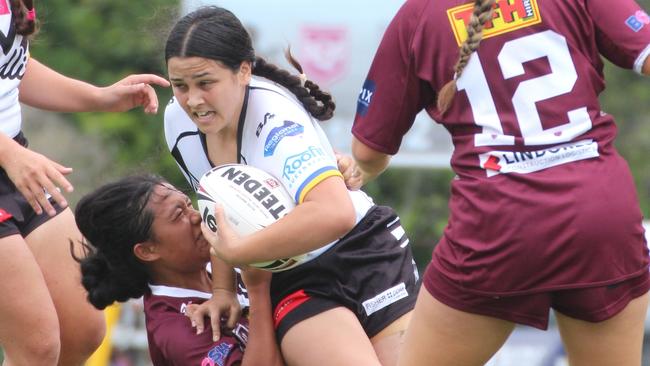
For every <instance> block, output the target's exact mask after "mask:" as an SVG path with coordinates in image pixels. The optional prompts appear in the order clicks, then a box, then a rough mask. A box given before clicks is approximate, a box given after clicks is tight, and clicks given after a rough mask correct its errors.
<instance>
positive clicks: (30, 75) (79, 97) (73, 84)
mask: <svg viewBox="0 0 650 366" xmlns="http://www.w3.org/2000/svg"><path fill="white" fill-rule="evenodd" d="M19 91H20V94H19V97H20V101H21V102H22V103H25V104H27V105H30V106H32V107H36V108H39V109H44V110H49V111H56V112H84V111H99V110H100V109H101V106H100V104H101V103H100V101H99V99H100V97H99V95H100V88H98V87H96V86H94V85H91V84H88V83H86V82H83V81H80V80H76V79H72V78H69V77H67V76H65V75H62V74H60V73H58V72H56V71H54V70H52V69H50V68H49V67H47V66H45V65H44V64H42V63H40V62H39V61H37V60H35V59H33V58H30V59H29V61H28V63H27V71H26V72H25V75H24V76H23V79H22V81H21V83H20V86H19Z"/></svg>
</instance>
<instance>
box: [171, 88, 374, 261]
mask: <svg viewBox="0 0 650 366" xmlns="http://www.w3.org/2000/svg"><path fill="white" fill-rule="evenodd" d="M165 137H166V140H167V145H168V147H169V149H170V151H171V153H172V156H173V157H174V159H175V160H176V163H177V164H178V166H179V167H180V168H181V171H182V172H183V174H184V175H185V177H186V178H187V180H188V182H189V183H190V185H191V186H192V188H193V189H194V190H196V189H197V187H198V181H199V179H200V178H201V176H202V175H203V174H204V173H206V172H207V171H208V170H210V169H211V168H212V165H211V163H210V161H209V159H208V155H207V147H206V144H205V135H203V134H202V133H200V132H199V131H198V129H197V127H196V125H195V124H194V123H193V122H192V120H191V119H190V118H189V116H188V115H187V114H186V113H185V111H184V110H183V109H182V108H181V106H180V105H178V103H177V102H176V101H175V100H174V99H172V100H171V101H170V103H169V104H168V106H167V108H166V110H165ZM237 146H238V152H237V156H238V160H239V161H238V162H239V163H242V164H247V165H251V166H255V167H257V168H260V169H262V170H265V171H266V172H268V173H270V174H272V175H273V176H275V177H276V178H277V179H278V180H279V181H280V182H281V183H282V184H283V185H284V187H285V189H286V190H287V191H288V192H289V193H290V194H291V195H292V196H293V197H294V200H295V202H296V203H297V204H300V203H301V202H302V201H303V200H304V198H305V196H306V194H307V193H308V192H309V191H310V190H311V189H312V188H313V187H314V186H315V185H317V184H318V183H320V182H321V181H323V180H324V179H326V178H328V177H331V176H334V175H339V176H340V175H341V173H340V172H339V171H338V168H337V165H336V157H335V155H334V151H333V149H332V147H331V146H330V144H329V141H328V140H327V137H326V136H325V134H324V132H323V130H322V129H321V128H320V126H319V125H318V122H317V121H316V120H315V119H314V118H313V117H312V116H311V115H310V114H309V113H308V112H307V111H306V110H305V109H304V107H303V106H302V104H301V103H300V102H299V101H298V100H297V99H296V98H295V96H294V95H293V94H292V93H291V92H289V91H287V90H286V89H285V88H283V87H281V86H279V85H277V84H275V83H272V82H270V81H268V80H266V79H261V78H256V77H254V78H252V80H251V83H250V85H249V86H248V88H247V91H246V97H245V99H244V104H243V107H242V111H241V114H240V119H239V127H238V142H237ZM349 193H350V197H351V199H352V202H353V204H354V207H355V210H356V216H357V222H359V221H360V220H361V219H362V218H363V217H364V216H365V215H366V213H367V212H368V210H369V209H370V208H371V207H372V206H373V202H372V199H371V198H370V197H368V196H367V195H366V194H365V193H363V192H362V191H350V192H349ZM331 244H333V243H331ZM331 244H330V245H331ZM327 248H329V245H328V246H326V247H324V248H322V249H321V251H320V252H322V250H325V249H327ZM314 254H316V255H318V254H320V253H314Z"/></svg>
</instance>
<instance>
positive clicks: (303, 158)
mask: <svg viewBox="0 0 650 366" xmlns="http://www.w3.org/2000/svg"><path fill="white" fill-rule="evenodd" d="M325 160H326V155H325V152H324V151H323V149H322V148H320V147H316V146H309V147H308V148H307V150H305V151H303V152H301V153H298V154H296V155H292V156H290V157H288V158H287V160H285V161H284V168H283V169H282V177H283V178H285V179H287V180H288V181H289V184H290V186H293V184H294V183H296V179H298V177H299V176H301V175H302V174H303V173H305V172H307V171H308V169H309V168H312V167H314V166H315V165H316V164H317V163H319V162H323V161H325Z"/></svg>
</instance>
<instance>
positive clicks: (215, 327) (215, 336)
mask: <svg viewBox="0 0 650 366" xmlns="http://www.w3.org/2000/svg"><path fill="white" fill-rule="evenodd" d="M219 323H220V316H219V314H218V313H217V314H212V316H210V325H211V326H212V341H213V342H216V341H218V340H219V338H221V324H219Z"/></svg>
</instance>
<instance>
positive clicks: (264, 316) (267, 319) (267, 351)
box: [242, 286, 284, 366]
mask: <svg viewBox="0 0 650 366" xmlns="http://www.w3.org/2000/svg"><path fill="white" fill-rule="evenodd" d="M247 290H248V298H249V300H250V309H249V313H248V319H249V339H248V344H247V345H246V351H245V352H244V359H243V362H242V366H256V365H269V366H281V365H284V359H283V358H282V354H281V353H280V349H279V347H278V345H277V341H276V339H275V329H274V328H273V317H272V308H271V299H270V296H269V288H268V286H256V287H248V288H247Z"/></svg>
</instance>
